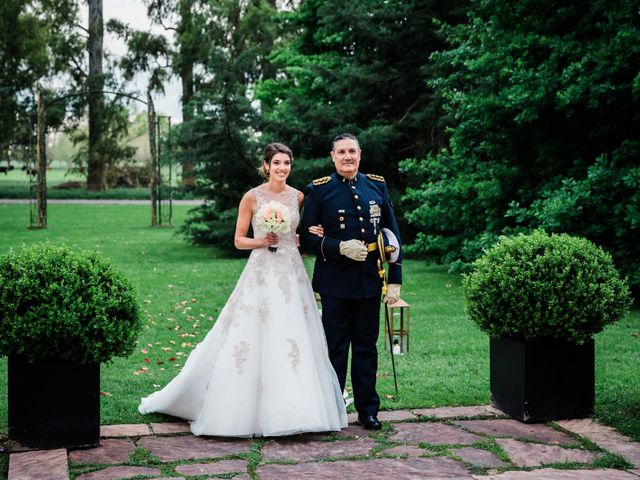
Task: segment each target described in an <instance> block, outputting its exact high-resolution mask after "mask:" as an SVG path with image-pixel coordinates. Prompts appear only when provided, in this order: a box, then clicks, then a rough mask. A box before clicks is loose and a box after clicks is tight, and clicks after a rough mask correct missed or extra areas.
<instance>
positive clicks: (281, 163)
mask: <svg viewBox="0 0 640 480" xmlns="http://www.w3.org/2000/svg"><path fill="white" fill-rule="evenodd" d="M267 169H268V170H269V179H272V180H276V181H279V182H284V181H285V180H286V179H287V177H288V176H289V174H290V173H291V158H289V155H287V154H286V153H276V154H275V155H274V156H273V157H271V163H270V164H269V165H267Z"/></svg>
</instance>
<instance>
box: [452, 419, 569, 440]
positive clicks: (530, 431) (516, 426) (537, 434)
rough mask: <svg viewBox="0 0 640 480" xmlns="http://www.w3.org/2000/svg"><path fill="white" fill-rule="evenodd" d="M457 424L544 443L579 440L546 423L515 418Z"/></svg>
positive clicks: (488, 433) (477, 431) (494, 435)
mask: <svg viewBox="0 0 640 480" xmlns="http://www.w3.org/2000/svg"><path fill="white" fill-rule="evenodd" d="M453 423H455V424H456V425H460V426H461V427H464V428H466V429H467V430H471V431H472V432H476V433H484V434H486V435H491V436H493V437H520V438H527V439H531V440H536V441H538V442H542V443H549V444H562V445H575V444H577V443H578V441H577V440H576V439H575V438H573V437H572V436H570V435H567V434H566V433H564V432H560V431H558V430H555V429H553V428H551V427H550V426H548V425H545V424H544V423H523V422H521V421H519V420H513V419H495V420H459V421H456V422H453Z"/></svg>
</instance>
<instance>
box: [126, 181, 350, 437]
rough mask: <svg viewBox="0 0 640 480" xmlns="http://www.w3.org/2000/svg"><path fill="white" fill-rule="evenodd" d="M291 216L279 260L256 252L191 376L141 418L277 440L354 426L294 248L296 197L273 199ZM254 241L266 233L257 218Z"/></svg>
mask: <svg viewBox="0 0 640 480" xmlns="http://www.w3.org/2000/svg"><path fill="white" fill-rule="evenodd" d="M253 191H254V192H255V196H256V201H257V206H258V208H260V206H261V205H262V204H263V203H265V202H267V201H270V200H277V201H279V202H281V203H283V204H285V205H287V206H288V207H289V209H290V211H291V232H289V233H285V234H280V235H279V245H278V250H277V252H270V251H268V250H267V248H259V249H255V250H253V251H252V252H251V255H250V256H249V260H248V262H247V265H246V266H245V268H244V270H243V272H242V274H241V276H240V279H239V280H238V283H237V285H236V287H235V289H234V290H233V293H232V294H231V296H230V297H229V300H228V301H227V304H226V305H225V306H224V308H223V309H222V311H221V312H220V315H219V317H218V319H217V321H216V323H215V325H214V326H213V328H212V329H211V331H210V332H209V333H208V334H207V336H206V337H205V338H204V340H203V341H202V342H201V343H200V344H198V345H197V346H196V347H195V348H194V350H193V351H192V352H191V354H190V356H189V358H188V359H187V362H186V363H185V365H184V368H183V369H182V371H181V372H180V373H179V374H178V376H176V377H175V378H174V379H173V380H172V381H171V382H170V383H169V384H168V385H167V386H166V387H164V388H163V389H162V390H160V391H157V392H155V393H152V394H151V395H149V396H148V397H146V398H143V399H142V402H141V403H140V406H139V407H138V410H139V411H140V412H141V413H150V412H160V413H166V414H169V415H173V416H176V417H181V418H184V419H187V420H189V421H190V424H191V430H192V432H193V433H194V434H196V435H219V436H236V437H249V436H278V435H289V434H295V433H300V432H318V431H336V430H339V429H340V428H343V427H346V426H347V414H346V410H345V405H344V400H343V397H342V392H341V391H340V386H339V384H338V379H337V377H336V374H335V372H334V370H333V367H332V366H331V363H330V362H329V358H328V354H327V346H326V340H325V335H324V330H323V328H322V322H321V319H320V315H319V313H318V309H317V307H316V302H315V298H314V294H313V290H312V288H311V283H310V281H309V278H308V276H307V272H306V270H305V267H304V264H303V262H302V258H301V257H300V254H299V253H298V249H297V247H296V244H295V229H296V227H297V225H298V222H299V220H300V214H299V212H298V201H297V191H296V190H295V189H293V188H290V187H287V189H286V190H285V192H283V194H280V195H279V196H271V197H267V196H266V194H265V193H262V192H261V191H260V190H259V189H257V188H254V189H253ZM252 226H253V231H254V234H255V236H256V237H257V236H263V235H264V232H262V231H261V230H260V228H259V227H258V226H257V225H256V218H255V213H254V215H253V218H252Z"/></svg>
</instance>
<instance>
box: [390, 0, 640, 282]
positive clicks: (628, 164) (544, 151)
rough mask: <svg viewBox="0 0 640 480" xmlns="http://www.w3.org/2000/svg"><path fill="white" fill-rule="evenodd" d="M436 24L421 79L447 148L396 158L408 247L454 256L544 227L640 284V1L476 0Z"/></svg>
mask: <svg viewBox="0 0 640 480" xmlns="http://www.w3.org/2000/svg"><path fill="white" fill-rule="evenodd" d="M442 31H443V34H445V35H446V37H447V39H448V41H449V42H450V45H451V47H450V49H448V50H443V51H440V52H438V53H435V54H434V55H432V64H433V66H434V68H438V67H439V68H441V69H442V71H446V72H448V73H447V74H446V75H443V76H442V77H441V78H438V79H435V80H433V81H432V85H433V87H434V88H435V89H436V91H437V92H438V93H439V94H440V95H442V97H443V98H444V99H445V100H446V104H445V108H446V110H447V111H448V112H449V114H450V115H451V116H452V117H453V118H454V121H455V126H454V127H453V128H452V130H451V140H450V144H449V146H448V148H446V149H444V150H442V151H440V152H438V153H437V154H433V155H427V156H423V157H416V158H417V159H416V160H410V161H406V162H404V163H403V164H402V168H403V170H404V172H406V173H407V176H408V178H409V182H410V184H409V188H408V189H407V194H406V197H405V199H406V200H407V201H408V202H410V203H411V204H412V205H413V206H414V208H413V209H412V210H411V211H410V212H408V214H407V219H408V220H409V222H410V223H411V224H413V225H415V226H416V227H419V228H420V230H421V232H422V234H421V235H420V236H419V237H418V238H417V240H416V242H415V243H414V244H413V246H412V251H413V252H415V253H421V254H426V255H430V256H432V257H433V258H436V259H438V260H440V261H445V262H456V263H454V265H457V266H464V264H468V263H469V262H470V261H472V260H473V259H474V258H476V257H477V256H479V255H480V254H481V252H482V250H483V248H484V247H485V246H486V245H487V244H491V243H492V242H494V241H495V240H496V239H497V238H498V236H499V235H503V234H504V235H510V234H513V233H518V232H528V231H531V230H532V229H534V228H536V227H544V228H547V229H549V230H550V231H556V232H567V233H571V234H576V235H579V236H584V237H586V238H589V239H591V240H593V241H594V242H596V243H597V244H599V245H601V246H603V247H605V248H607V249H608V250H609V251H610V253H611V254H612V255H613V258H614V260H615V261H616V264H617V265H618V266H619V267H620V268H621V269H622V271H623V273H624V274H625V275H627V276H628V277H629V279H630V282H631V284H632V285H636V286H638V285H640V273H639V272H640V243H639V242H637V238H638V236H639V235H640V222H639V220H640V216H639V215H638V204H639V202H638V188H637V185H638V183H637V182H638V176H639V175H640V171H639V170H638V163H637V158H638V151H639V145H640V116H639V115H638V110H639V107H640V90H639V88H638V85H639V84H640V83H639V82H638V72H639V71H640V25H639V24H638V15H637V2H636V1H635V0H617V1H612V2H602V1H599V0H588V1H584V2H566V1H565V0H552V1H550V2H546V3H545V4H544V5H543V4H542V3H540V2H538V1H537V0H518V1H515V2H514V1H507V0H476V1H474V2H473V10H472V12H471V13H470V16H469V21H468V23H466V24H463V25H458V26H453V27H450V26H444V27H443V30H442ZM446 69H448V70H446ZM414 172H420V175H414V174H413V173H414Z"/></svg>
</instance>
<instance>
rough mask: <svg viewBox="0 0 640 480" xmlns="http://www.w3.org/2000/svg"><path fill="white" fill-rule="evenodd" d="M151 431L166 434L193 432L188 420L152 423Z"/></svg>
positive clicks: (156, 433)
mask: <svg viewBox="0 0 640 480" xmlns="http://www.w3.org/2000/svg"><path fill="white" fill-rule="evenodd" d="M151 431H152V432H153V433H154V434H155V435H166V434H171V433H191V429H190V428H189V424H188V423H187V422H165V423H152V424H151Z"/></svg>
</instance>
